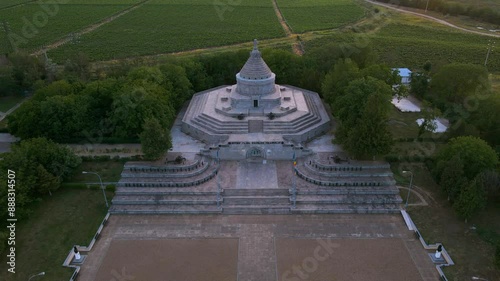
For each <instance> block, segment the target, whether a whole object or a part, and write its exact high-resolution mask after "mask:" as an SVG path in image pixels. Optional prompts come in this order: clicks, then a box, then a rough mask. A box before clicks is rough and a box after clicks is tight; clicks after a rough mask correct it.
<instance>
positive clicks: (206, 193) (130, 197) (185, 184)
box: [109, 157, 221, 214]
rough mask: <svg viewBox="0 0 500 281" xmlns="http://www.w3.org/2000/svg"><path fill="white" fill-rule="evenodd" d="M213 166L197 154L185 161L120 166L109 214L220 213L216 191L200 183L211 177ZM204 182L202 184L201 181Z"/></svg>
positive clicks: (213, 171) (213, 172)
mask: <svg viewBox="0 0 500 281" xmlns="http://www.w3.org/2000/svg"><path fill="white" fill-rule="evenodd" d="M216 173H217V166H216V164H215V163H214V162H213V160H211V159H209V158H204V157H199V158H198V159H197V160H196V161H194V162H193V163H190V164H187V165H149V164H146V163H137V162H129V163H127V164H126V165H125V166H124V170H123V172H122V178H121V180H120V181H119V182H118V185H117V190H116V192H115V197H114V198H113V200H112V203H113V204H112V206H111V208H110V210H109V212H110V213H111V214H213V213H220V212H221V208H220V207H219V206H218V204H217V203H218V202H217V193H216V192H215V191H214V190H212V189H211V188H207V187H206V186H200V185H203V184H204V183H206V182H207V181H210V180H211V179H213V177H214V176H215V175H216ZM205 185H206V184H205Z"/></svg>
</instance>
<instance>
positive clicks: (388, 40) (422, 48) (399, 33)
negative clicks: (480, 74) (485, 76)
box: [371, 15, 500, 71]
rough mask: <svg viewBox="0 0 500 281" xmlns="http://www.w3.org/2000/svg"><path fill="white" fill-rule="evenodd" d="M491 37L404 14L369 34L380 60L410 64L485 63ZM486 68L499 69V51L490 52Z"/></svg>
mask: <svg viewBox="0 0 500 281" xmlns="http://www.w3.org/2000/svg"><path fill="white" fill-rule="evenodd" d="M490 39H491V38H490V37H487V36H481V35H475V34H468V33H465V32H460V31H455V30H453V29H451V28H446V27H443V26H441V25H437V24H433V23H429V22H428V21H425V20H421V19H416V18H415V17H410V16H403V15H400V16H399V17H396V21H395V22H393V23H390V24H388V25H386V26H384V27H383V28H381V29H380V30H379V31H378V32H376V33H374V34H373V36H371V40H372V42H373V46H374V48H375V50H376V51H377V53H378V54H379V56H380V58H381V60H382V61H383V62H385V63H387V64H389V65H391V66H393V67H409V68H420V67H422V65H423V64H424V63H425V62H426V61H431V62H432V63H433V64H434V66H440V65H444V64H448V63H452V62H461V63H473V64H484V60H485V57H486V52H487V46H488V42H489V40H490ZM488 69H489V70H490V71H500V55H496V56H495V55H494V54H492V55H491V56H490V59H489V61H488Z"/></svg>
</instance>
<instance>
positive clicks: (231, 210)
mask: <svg viewBox="0 0 500 281" xmlns="http://www.w3.org/2000/svg"><path fill="white" fill-rule="evenodd" d="M222 197H223V202H222V211H223V213H224V214H230V215H240V214H245V215H247V214H289V213H290V206H291V205H290V194H289V191H288V189H286V188H268V189H264V188H253V189H250V188H249V189H246V188H245V189H233V188H229V189H224V191H223V192H222Z"/></svg>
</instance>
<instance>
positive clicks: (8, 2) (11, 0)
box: [0, 0, 26, 9]
mask: <svg viewBox="0 0 500 281" xmlns="http://www.w3.org/2000/svg"><path fill="white" fill-rule="evenodd" d="M24 2H26V0H2V2H0V9H1V8H5V7H9V6H12V5H17V4H21V3H24Z"/></svg>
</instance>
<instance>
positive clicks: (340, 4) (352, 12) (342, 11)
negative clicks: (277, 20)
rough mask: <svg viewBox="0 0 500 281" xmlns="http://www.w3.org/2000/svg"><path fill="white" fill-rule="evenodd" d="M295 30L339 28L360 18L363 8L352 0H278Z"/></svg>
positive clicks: (299, 31) (298, 31) (297, 31)
mask: <svg viewBox="0 0 500 281" xmlns="http://www.w3.org/2000/svg"><path fill="white" fill-rule="evenodd" d="M277 3H278V6H279V8H280V10H281V12H282V13H283V16H284V17H285V19H286V21H287V22H288V24H289V26H291V28H292V30H293V32H296V33H302V32H306V31H311V30H321V29H329V28H337V27H340V26H342V25H345V24H347V23H350V22H354V21H356V20H358V19H360V18H361V17H362V16H363V15H364V11H363V9H362V8H361V7H360V6H359V5H357V4H356V3H354V2H353V1H352V0H300V1H298V0H277Z"/></svg>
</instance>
